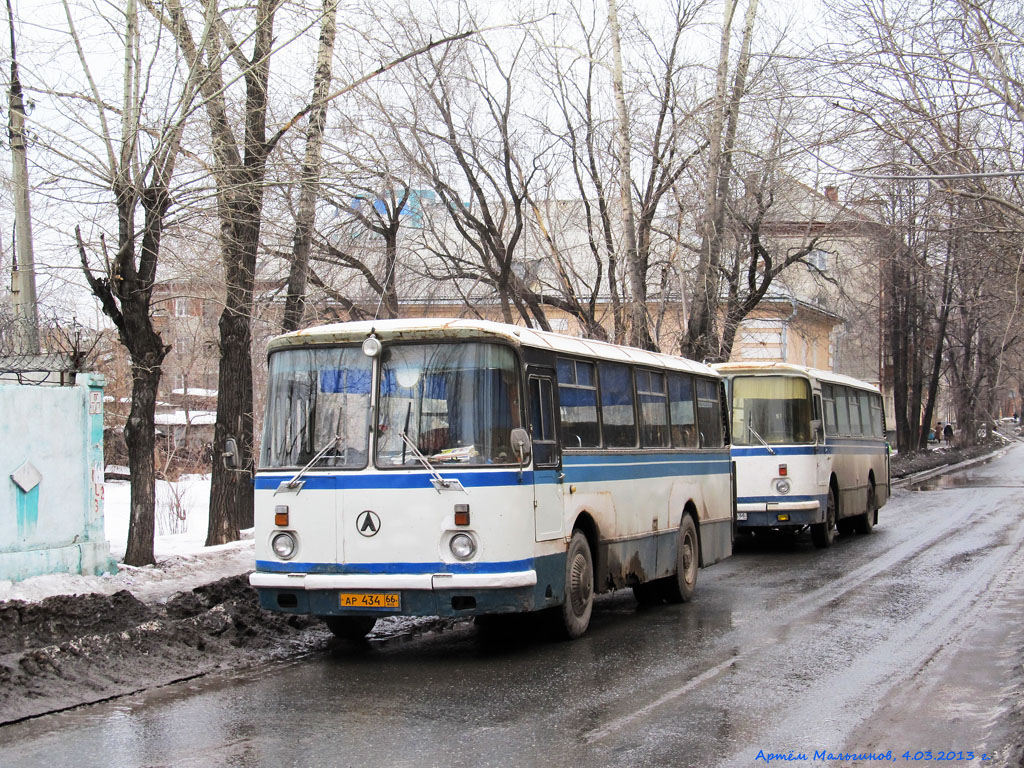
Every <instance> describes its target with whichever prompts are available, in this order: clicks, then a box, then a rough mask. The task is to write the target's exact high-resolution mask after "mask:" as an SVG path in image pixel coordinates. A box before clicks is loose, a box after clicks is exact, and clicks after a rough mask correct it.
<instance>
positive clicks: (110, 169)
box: [64, 0, 198, 565]
mask: <svg viewBox="0 0 1024 768" xmlns="http://www.w3.org/2000/svg"><path fill="white" fill-rule="evenodd" d="M64 8H65V11H66V14H67V19H68V28H69V31H70V34H71V38H72V41H73V42H74V44H75V47H76V50H77V51H78V57H79V61H80V63H81V67H82V71H83V72H84V74H85V77H86V79H87V80H88V82H89V84H90V86H91V93H90V94H89V95H88V96H86V97H85V98H87V99H88V100H90V101H91V102H92V104H93V106H94V107H95V109H96V115H97V125H98V129H97V134H98V135H99V137H100V140H101V141H102V143H103V145H104V148H105V155H106V157H105V159H106V165H105V166H103V167H102V168H101V169H100V174H101V180H102V183H103V185H104V186H105V187H106V188H107V189H108V190H109V191H110V193H111V194H112V196H113V204H114V208H115V210H116V214H117V236H116V245H115V250H114V252H113V253H111V252H110V250H109V248H108V246H107V242H106V236H105V235H103V234H101V235H100V236H99V242H98V243H96V242H95V241H93V243H92V245H94V246H95V245H99V247H100V250H101V252H102V260H103V267H102V269H101V270H99V274H97V273H96V270H94V269H93V268H92V267H91V266H90V258H89V250H90V243H89V242H87V241H86V239H85V237H84V236H83V235H82V232H81V228H80V227H76V228H75V238H76V243H77V247H78V252H79V256H80V259H81V264H82V270H83V272H84V274H85V277H86V279H87V280H88V283H89V286H90V288H91V289H92V292H93V294H94V295H95V296H96V297H97V298H98V299H99V300H100V302H101V304H102V306H103V311H104V313H105V314H106V315H107V316H108V317H109V318H110V319H111V321H112V322H113V323H114V326H115V327H116V328H117V331H118V336H119V338H120V341H121V343H122V344H123V345H124V346H125V348H126V349H127V350H128V353H129V355H130V358H131V375H132V395H131V399H132V404H131V412H130V414H129V416H128V420H127V423H126V425H125V442H126V443H127V445H128V459H129V467H130V470H131V478H132V486H131V517H130V521H129V529H128V545H127V550H126V552H125V562H126V563H128V564H129V565H147V564H150V563H153V562H154V553H153V535H154V508H155V468H154V455H153V451H154V433H155V423H154V414H155V409H156V393H157V386H158V384H159V382H160V376H161V373H162V368H161V365H162V363H163V360H164V357H165V355H166V354H167V351H168V349H169V347H168V346H167V345H166V344H164V342H163V340H162V338H161V337H160V334H159V333H158V332H157V331H156V330H155V329H154V327H153V318H152V313H151V310H152V307H151V299H152V294H153V287H154V284H155V281H156V270H157V263H158V261H159V256H160V246H161V238H162V235H163V231H164V225H165V220H166V218H167V215H168V211H169V210H170V208H171V205H172V196H171V182H172V180H173V178H174V170H175V163H176V161H177V159H178V155H179V151H180V148H181V140H182V134H183V131H184V129H185V125H186V118H187V115H188V113H189V111H190V109H191V105H192V103H193V99H194V97H195V95H196V89H197V75H198V67H197V66H196V65H197V61H196V58H195V57H194V56H193V57H190V58H188V59H187V60H186V65H187V67H186V70H185V79H184V82H183V83H182V84H181V85H179V86H178V93H177V95H176V97H175V98H174V101H173V102H172V104H171V106H172V107H173V108H172V109H170V110H168V112H167V120H166V122H165V123H164V124H163V125H160V126H157V127H155V128H149V129H144V127H143V125H142V123H141V115H142V106H143V103H144V101H145V100H146V99H148V98H149V97H150V96H151V94H150V93H148V92H147V91H146V90H145V86H146V84H148V82H149V76H150V75H151V74H152V73H144V72H142V71H141V69H140V68H141V59H142V57H141V47H140V34H139V19H138V15H137V12H136V4H135V0H126V2H125V5H124V11H123V25H124V26H123V29H124V33H123V39H124V77H123V91H122V104H121V109H120V118H121V121H120V131H119V132H115V130H114V128H113V127H112V126H111V125H110V122H111V121H110V120H109V118H108V108H107V106H106V104H105V103H104V102H103V100H102V98H101V96H100V93H99V89H98V87H97V85H96V83H95V80H94V78H93V74H92V69H91V67H90V64H89V60H88V57H87V55H86V53H85V51H84V49H83V47H82V44H81V42H80V39H79V36H78V33H77V30H76V28H75V25H74V23H73V19H72V13H71V10H70V7H69V5H68V2H67V0H64ZM147 137H149V140H148V143H147ZM139 213H141V215H142V223H141V226H140V225H139V224H138V223H137V216H138V215H139Z"/></svg>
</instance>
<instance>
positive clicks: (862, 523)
mask: <svg viewBox="0 0 1024 768" xmlns="http://www.w3.org/2000/svg"><path fill="white" fill-rule="evenodd" d="M875 498H876V497H875V486H874V484H872V485H869V486H868V508H867V509H866V510H865V511H864V514H862V515H857V517H855V518H854V520H855V524H856V528H857V533H871V532H872V531H873V530H874V529H875V515H877V514H878V506H877V504H876V503H875Z"/></svg>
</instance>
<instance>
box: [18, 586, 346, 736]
mask: <svg viewBox="0 0 1024 768" xmlns="http://www.w3.org/2000/svg"><path fill="white" fill-rule="evenodd" d="M330 637H331V636H330V633H329V632H327V630H326V628H324V625H323V624H322V623H320V622H319V621H318V620H316V619H313V618H311V617H306V616H289V615H285V614H279V613H270V612H268V611H264V610H262V609H261V608H260V607H259V604H258V602H257V598H256V593H255V592H254V591H253V590H252V588H251V587H250V586H249V583H248V576H247V575H244V574H243V575H239V576H234V577H230V578H226V579H221V580H220V581H216V582H213V583H212V584H207V585H205V586H202V587H199V588H198V589H194V590H192V591H190V592H180V593H178V594H176V595H174V596H173V597H172V598H170V599H169V600H168V601H167V602H166V603H163V604H159V605H146V604H144V603H142V602H141V601H139V600H138V599H137V598H136V597H134V596H133V595H132V594H131V593H130V592H127V591H122V592H117V593H115V594H113V595H109V596H108V595H99V594H93V595H64V596H58V597H50V598H47V599H45V600H43V601H41V602H38V603H26V602H22V601H20V600H12V601H9V602H5V603H0V724H5V723H9V722H14V721H17V720H22V719H25V718H28V717H34V716H37V715H41V714H45V713H48V712H54V711H59V710H62V709H67V708H69V707H74V706H78V705H81V704H87V703H93V702H97V701H102V700H104V699H108V698H112V697H116V696H122V695H125V694H129V693H134V692H136V691H140V690H146V689H150V688H157V687H160V686H163V685H167V684H169V683H172V682H175V681H178V680H184V679H188V678H192V677H198V676H201V675H205V674H209V673H211V672H215V671H218V670H226V669H231V668H238V667H244V666H249V665H252V664H256V663H260V662H265V661H268V660H273V659H278V658H286V657H292V656H296V655H299V654H301V653H305V652H308V651H310V650H314V649H316V648H322V647H325V646H326V645H327V644H328V643H329V642H330Z"/></svg>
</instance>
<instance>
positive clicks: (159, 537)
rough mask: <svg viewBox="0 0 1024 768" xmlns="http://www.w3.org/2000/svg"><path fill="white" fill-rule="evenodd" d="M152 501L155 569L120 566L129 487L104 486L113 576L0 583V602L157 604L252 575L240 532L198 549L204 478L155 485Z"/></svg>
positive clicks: (247, 538)
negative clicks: (88, 599) (104, 598)
mask: <svg viewBox="0 0 1024 768" xmlns="http://www.w3.org/2000/svg"><path fill="white" fill-rule="evenodd" d="M156 497H157V504H156V506H157V509H156V528H157V530H156V538H155V541H154V551H155V554H156V560H157V562H156V565H152V566H146V567H144V568H134V567H132V566H129V565H124V564H123V562H122V560H123V558H124V552H125V548H126V547H127V544H128V519H129V515H130V510H131V504H130V500H131V487H130V485H129V483H128V482H126V481H117V480H114V481H108V482H106V483H105V484H104V520H105V524H106V535H107V540H108V541H109V542H110V551H111V555H112V556H113V557H114V558H115V559H116V560H117V561H118V572H117V573H116V574H108V575H106V576H74V575H70V574H54V575H49V576H37V577H35V578H32V579H26V580H25V581H19V582H13V583H12V582H10V581H0V602H2V601H4V600H25V601H29V602H36V601H39V600H42V599H43V598H46V597H51V596H53V595H78V594H86V593H90V592H99V593H102V594H108V595H109V594H113V593H115V592H118V591H120V590H122V589H127V590H128V591H130V592H131V593H132V594H134V595H135V597H137V598H138V599H139V600H141V601H143V602H150V603H151V602H162V601H163V600H166V599H167V598H168V597H170V596H171V595H172V594H174V593H175V592H180V591H182V590H190V589H194V588H196V587H198V586H200V585H202V584H207V583H209V582H211V581H216V580H217V579H220V578H223V577H225V576H234V575H237V574H239V573H245V572H246V571H249V570H252V567H253V563H254V554H253V542H252V535H253V534H252V530H248V531H243V532H242V540H241V541H236V542H232V543H230V544H224V545H222V546H218V547H206V546H204V542H205V540H206V528H207V524H208V522H209V500H210V478H209V476H208V475H186V476H183V477H182V478H181V479H180V480H179V481H178V482H176V483H168V482H163V481H157V489H156Z"/></svg>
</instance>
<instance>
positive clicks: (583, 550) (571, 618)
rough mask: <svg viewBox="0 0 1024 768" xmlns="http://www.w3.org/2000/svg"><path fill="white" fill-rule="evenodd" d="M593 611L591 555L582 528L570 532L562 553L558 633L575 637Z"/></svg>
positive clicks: (569, 637) (567, 637) (583, 628)
mask: <svg viewBox="0 0 1024 768" xmlns="http://www.w3.org/2000/svg"><path fill="white" fill-rule="evenodd" d="M593 610H594V558H593V555H591V553H590V544H589V543H588V542H587V537H586V536H584V535H583V532H582V531H579V530H576V531H573V533H572V539H571V540H570V541H569V551H568V552H567V553H566V556H565V602H563V603H562V607H561V610H560V612H559V616H560V617H561V621H559V622H558V624H557V629H558V631H559V634H560V635H561V636H562V637H564V638H565V639H567V640H575V639H576V638H577V637H579V636H580V635H582V634H583V633H584V632H586V631H587V627H588V626H589V625H590V614H591V613H592V612H593Z"/></svg>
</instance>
